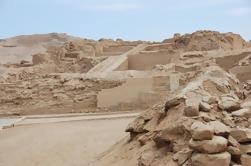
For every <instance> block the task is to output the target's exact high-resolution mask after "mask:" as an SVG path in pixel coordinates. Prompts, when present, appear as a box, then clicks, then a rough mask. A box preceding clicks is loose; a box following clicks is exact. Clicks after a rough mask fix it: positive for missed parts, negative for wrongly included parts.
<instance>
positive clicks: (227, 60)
mask: <svg viewBox="0 0 251 166" xmlns="http://www.w3.org/2000/svg"><path fill="white" fill-rule="evenodd" d="M249 54H250V52H244V53H241V54H237V55H231V56H225V57H220V58H217V59H216V63H217V64H218V65H219V66H220V67H222V68H223V69H225V70H227V71H228V70H229V69H231V68H233V67H234V66H236V65H238V63H239V61H240V60H241V59H243V58H245V57H246V56H248V55H249Z"/></svg>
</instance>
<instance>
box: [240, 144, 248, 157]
mask: <svg viewBox="0 0 251 166" xmlns="http://www.w3.org/2000/svg"><path fill="white" fill-rule="evenodd" d="M240 150H241V153H242V154H248V155H251V144H247V145H246V144H244V145H240Z"/></svg>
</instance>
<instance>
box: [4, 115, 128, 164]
mask: <svg viewBox="0 0 251 166" xmlns="http://www.w3.org/2000/svg"><path fill="white" fill-rule="evenodd" d="M132 120H133V118H123V119H110V120H91V121H78V122H64V123H53V124H37V125H29V126H18V127H15V128H11V129H6V130H2V131H1V132H0V165H1V166H35V165H36V166H80V165H82V166H87V165H95V164H93V163H92V161H95V157H97V156H98V155H99V154H100V153H102V152H104V151H105V150H107V149H108V148H109V147H110V146H112V145H113V144H115V143H116V142H117V141H119V140H120V139H121V138H122V137H124V136H125V135H126V133H125V132H124V129H125V127H126V126H127V124H128V123H129V122H131V121H132ZM90 163H92V164H90Z"/></svg>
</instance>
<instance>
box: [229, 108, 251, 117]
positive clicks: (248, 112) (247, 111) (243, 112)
mask: <svg viewBox="0 0 251 166" xmlns="http://www.w3.org/2000/svg"><path fill="white" fill-rule="evenodd" d="M232 116H234V117H245V118H251V108H243V109H240V110H238V111H234V112H232Z"/></svg>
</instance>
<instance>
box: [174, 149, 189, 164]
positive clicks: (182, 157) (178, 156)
mask: <svg viewBox="0 0 251 166" xmlns="http://www.w3.org/2000/svg"><path fill="white" fill-rule="evenodd" d="M192 152H193V151H192V150H191V149H188V148H187V149H184V150H182V151H179V152H177V153H175V154H174V156H173V160H174V161H176V162H177V163H178V165H183V164H184V163H185V162H186V161H187V160H188V159H189V158H191V156H192Z"/></svg>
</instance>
